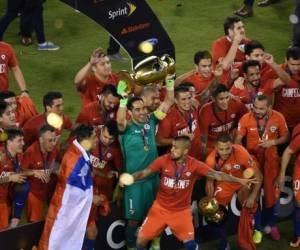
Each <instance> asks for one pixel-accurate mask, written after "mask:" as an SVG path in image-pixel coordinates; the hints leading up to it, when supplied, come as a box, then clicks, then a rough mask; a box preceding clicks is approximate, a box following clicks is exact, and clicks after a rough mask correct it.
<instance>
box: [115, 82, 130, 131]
mask: <svg viewBox="0 0 300 250" xmlns="http://www.w3.org/2000/svg"><path fill="white" fill-rule="evenodd" d="M126 87H127V85H126V82H125V81H119V83H118V86H117V93H118V94H119V95H120V96H122V98H121V99H120V105H119V108H118V111H117V119H116V120H117V124H118V129H119V131H120V132H124V131H125V129H126V125H127V120H126V114H127V102H128V98H127V94H126V93H125V89H126Z"/></svg>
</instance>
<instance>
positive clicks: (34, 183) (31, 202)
mask: <svg viewBox="0 0 300 250" xmlns="http://www.w3.org/2000/svg"><path fill="white" fill-rule="evenodd" d="M57 155H58V151H57V148H56V133H55V129H54V128H53V127H51V126H49V125H44V126H43V127H41V129H40V130H39V139H38V141H36V142H34V143H33V144H32V145H31V146H30V147H29V148H27V149H26V151H25V152H24V155H23V160H22V169H24V170H29V171H30V170H33V171H32V172H33V176H32V177H30V178H29V183H30V192H29V196H28V200H27V209H26V210H27V218H28V221H30V222H37V221H41V220H43V219H44V211H45V209H44V206H45V203H49V202H50V199H51V195H52V191H53V187H54V186H55V184H56V179H55V176H54V174H57V171H58V169H55V162H56V157H57ZM35 170H41V171H40V172H41V173H43V174H44V176H43V177H42V178H36V177H35V176H34V172H37V171H35ZM41 179H42V180H41Z"/></svg>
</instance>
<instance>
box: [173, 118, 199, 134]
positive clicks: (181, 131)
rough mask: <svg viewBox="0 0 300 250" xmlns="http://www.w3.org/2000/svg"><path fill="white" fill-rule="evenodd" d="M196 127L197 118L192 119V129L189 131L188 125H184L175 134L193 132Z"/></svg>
mask: <svg viewBox="0 0 300 250" xmlns="http://www.w3.org/2000/svg"><path fill="white" fill-rule="evenodd" d="M197 127H198V122H197V120H193V122H192V131H190V129H189V127H185V128H183V129H180V130H178V131H177V135H182V134H186V133H191V132H192V133H193V132H194V131H195V130H196V129H197Z"/></svg>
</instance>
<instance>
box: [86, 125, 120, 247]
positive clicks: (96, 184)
mask: <svg viewBox="0 0 300 250" xmlns="http://www.w3.org/2000/svg"><path fill="white" fill-rule="evenodd" d="M98 137H99V138H98V143H97V145H96V147H95V148H94V150H92V152H91V154H92V155H93V156H95V157H97V159H98V160H99V164H97V167H94V168H93V169H92V173H93V191H94V195H96V196H99V197H101V198H100V199H101V203H102V204H100V205H101V208H100V211H101V212H100V213H101V215H104V216H105V215H107V214H108V211H107V210H105V206H104V205H105V204H104V202H105V201H107V203H108V201H111V200H112V199H113V192H114V188H115V187H116V184H117V178H116V177H118V176H119V173H120V172H121V169H122V166H123V162H122V153H121V150H120V147H119V145H118V143H117V138H118V127H117V123H116V121H114V120H110V121H107V122H106V123H105V124H104V125H103V126H102V128H101V130H100V135H99V136H98ZM116 188H117V189H119V187H118V186H117V187H116ZM118 191H119V190H116V192H118ZM102 199H104V200H102ZM118 199H119V197H118ZM117 202H119V200H117ZM98 207H99V206H97V205H95V204H93V205H92V208H91V211H90V215H89V219H88V224H87V230H86V235H85V245H86V248H84V249H85V250H90V249H91V250H93V249H94V246H95V240H96V237H97V234H98V230H97V226H96V221H97V218H98V213H99V210H98Z"/></svg>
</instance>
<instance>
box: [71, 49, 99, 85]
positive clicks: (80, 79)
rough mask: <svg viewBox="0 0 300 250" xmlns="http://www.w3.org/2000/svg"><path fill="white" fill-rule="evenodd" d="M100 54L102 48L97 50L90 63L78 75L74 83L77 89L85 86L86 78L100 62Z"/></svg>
mask: <svg viewBox="0 0 300 250" xmlns="http://www.w3.org/2000/svg"><path fill="white" fill-rule="evenodd" d="M100 52H101V49H100V48H98V49H96V50H95V51H94V52H93V54H92V55H91V57H90V60H89V62H88V63H87V64H86V65H84V66H83V68H81V69H80V70H79V71H78V73H77V74H76V76H75V78H74V83H75V85H76V88H77V89H78V88H80V87H82V86H84V85H85V78H86V77H87V75H88V74H89V73H90V72H91V70H92V67H93V66H94V65H96V64H97V63H98V62H99V60H100V57H99V53H100Z"/></svg>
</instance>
